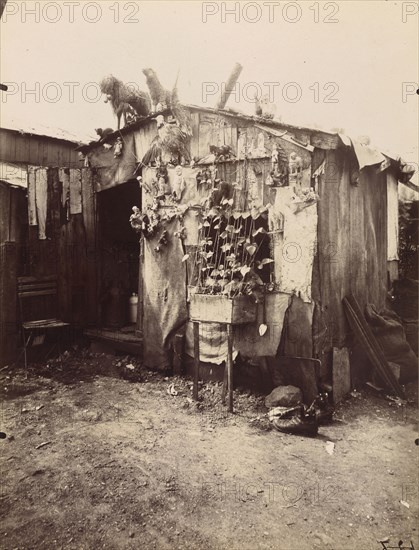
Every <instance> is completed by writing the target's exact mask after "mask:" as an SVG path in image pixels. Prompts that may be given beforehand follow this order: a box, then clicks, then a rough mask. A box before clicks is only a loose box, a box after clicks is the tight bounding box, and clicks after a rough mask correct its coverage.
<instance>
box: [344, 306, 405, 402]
mask: <svg viewBox="0 0 419 550" xmlns="http://www.w3.org/2000/svg"><path fill="white" fill-rule="evenodd" d="M343 303H344V306H345V312H346V315H347V317H348V321H349V324H350V326H351V328H352V330H353V331H354V333H355V336H356V338H357V340H358V341H359V343H360V344H361V346H362V347H363V349H364V351H365V353H366V354H367V356H368V359H369V360H370V361H371V363H372V365H373V367H374V368H375V369H376V371H377V373H378V374H379V375H380V378H381V380H382V381H383V383H384V384H385V385H386V386H387V387H388V388H389V389H391V390H392V391H393V392H394V393H395V394H396V395H397V396H399V397H400V398H401V399H404V398H405V394H404V391H403V388H402V387H401V386H400V384H399V383H398V381H397V379H396V378H395V376H394V373H393V371H392V369H391V367H390V365H389V364H388V362H387V360H386V358H385V356H384V353H383V351H382V349H381V347H380V345H379V344H378V342H377V340H376V338H375V336H374V334H373V333H372V331H371V328H370V327H369V325H368V323H367V321H366V320H365V317H364V315H363V313H362V311H361V309H360V307H359V304H358V302H357V301H356V299H355V298H354V296H352V295H350V296H348V297H345V298H344V299H343Z"/></svg>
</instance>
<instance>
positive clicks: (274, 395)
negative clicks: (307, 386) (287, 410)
mask: <svg viewBox="0 0 419 550" xmlns="http://www.w3.org/2000/svg"><path fill="white" fill-rule="evenodd" d="M302 400H303V394H302V392H301V390H300V388H297V387H295V386H278V387H276V388H274V389H273V390H272V391H271V393H270V394H269V395H267V396H266V399H265V405H266V407H267V408H268V409H270V408H272V407H294V406H296V405H298V404H299V403H301V402H302Z"/></svg>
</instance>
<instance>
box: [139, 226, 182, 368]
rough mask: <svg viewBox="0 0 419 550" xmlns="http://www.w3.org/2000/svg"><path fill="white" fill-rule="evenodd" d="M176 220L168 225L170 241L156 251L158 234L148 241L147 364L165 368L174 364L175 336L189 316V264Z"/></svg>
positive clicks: (145, 275)
mask: <svg viewBox="0 0 419 550" xmlns="http://www.w3.org/2000/svg"><path fill="white" fill-rule="evenodd" d="M178 225H179V224H178V222H177V221H174V222H173V223H171V224H170V225H169V226H168V227H167V231H168V234H169V241H168V244H167V245H166V246H164V247H162V248H161V250H160V252H158V253H157V252H155V251H154V247H155V246H156V245H157V240H158V237H156V238H153V239H148V240H147V239H145V241H144V266H145V267H144V271H143V292H144V331H143V335H144V364H145V365H146V366H148V367H152V368H157V369H160V370H165V369H166V368H168V367H169V365H170V363H171V362H170V346H171V337H172V336H174V334H175V333H176V330H177V329H178V328H180V327H181V326H183V325H184V324H185V323H186V321H187V318H188V311H187V305H186V265H185V263H182V257H183V248H182V241H181V240H180V239H178V238H177V237H176V236H174V232H175V231H177V230H179V227H178Z"/></svg>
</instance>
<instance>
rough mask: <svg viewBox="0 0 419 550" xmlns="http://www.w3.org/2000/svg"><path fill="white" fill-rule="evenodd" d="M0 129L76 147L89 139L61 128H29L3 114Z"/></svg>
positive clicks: (29, 126)
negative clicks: (64, 142) (54, 140)
mask: <svg viewBox="0 0 419 550" xmlns="http://www.w3.org/2000/svg"><path fill="white" fill-rule="evenodd" d="M1 128H2V129H4V130H10V131H12V132H18V133H19V134H28V135H33V136H38V137H46V138H50V139H56V140H59V141H66V142H69V143H73V144H75V145H78V146H80V145H83V144H84V143H86V142H88V141H89V140H90V139H91V138H89V136H87V135H84V136H76V135H74V134H72V133H71V132H68V131H67V130H63V129H62V128H55V127H51V126H43V125H42V124H37V125H36V127H35V126H31V124H30V123H28V122H27V121H23V120H18V119H16V118H8V117H7V116H4V115H3V114H2V117H1Z"/></svg>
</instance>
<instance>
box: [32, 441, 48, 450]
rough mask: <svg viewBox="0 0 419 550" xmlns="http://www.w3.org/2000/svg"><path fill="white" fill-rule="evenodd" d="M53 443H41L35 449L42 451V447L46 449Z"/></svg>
mask: <svg viewBox="0 0 419 550" xmlns="http://www.w3.org/2000/svg"><path fill="white" fill-rule="evenodd" d="M51 443H52V441H44V442H43V443H40V444H39V445H37V446H36V447H35V449H42V447H45V446H46V445H50V444H51Z"/></svg>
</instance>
